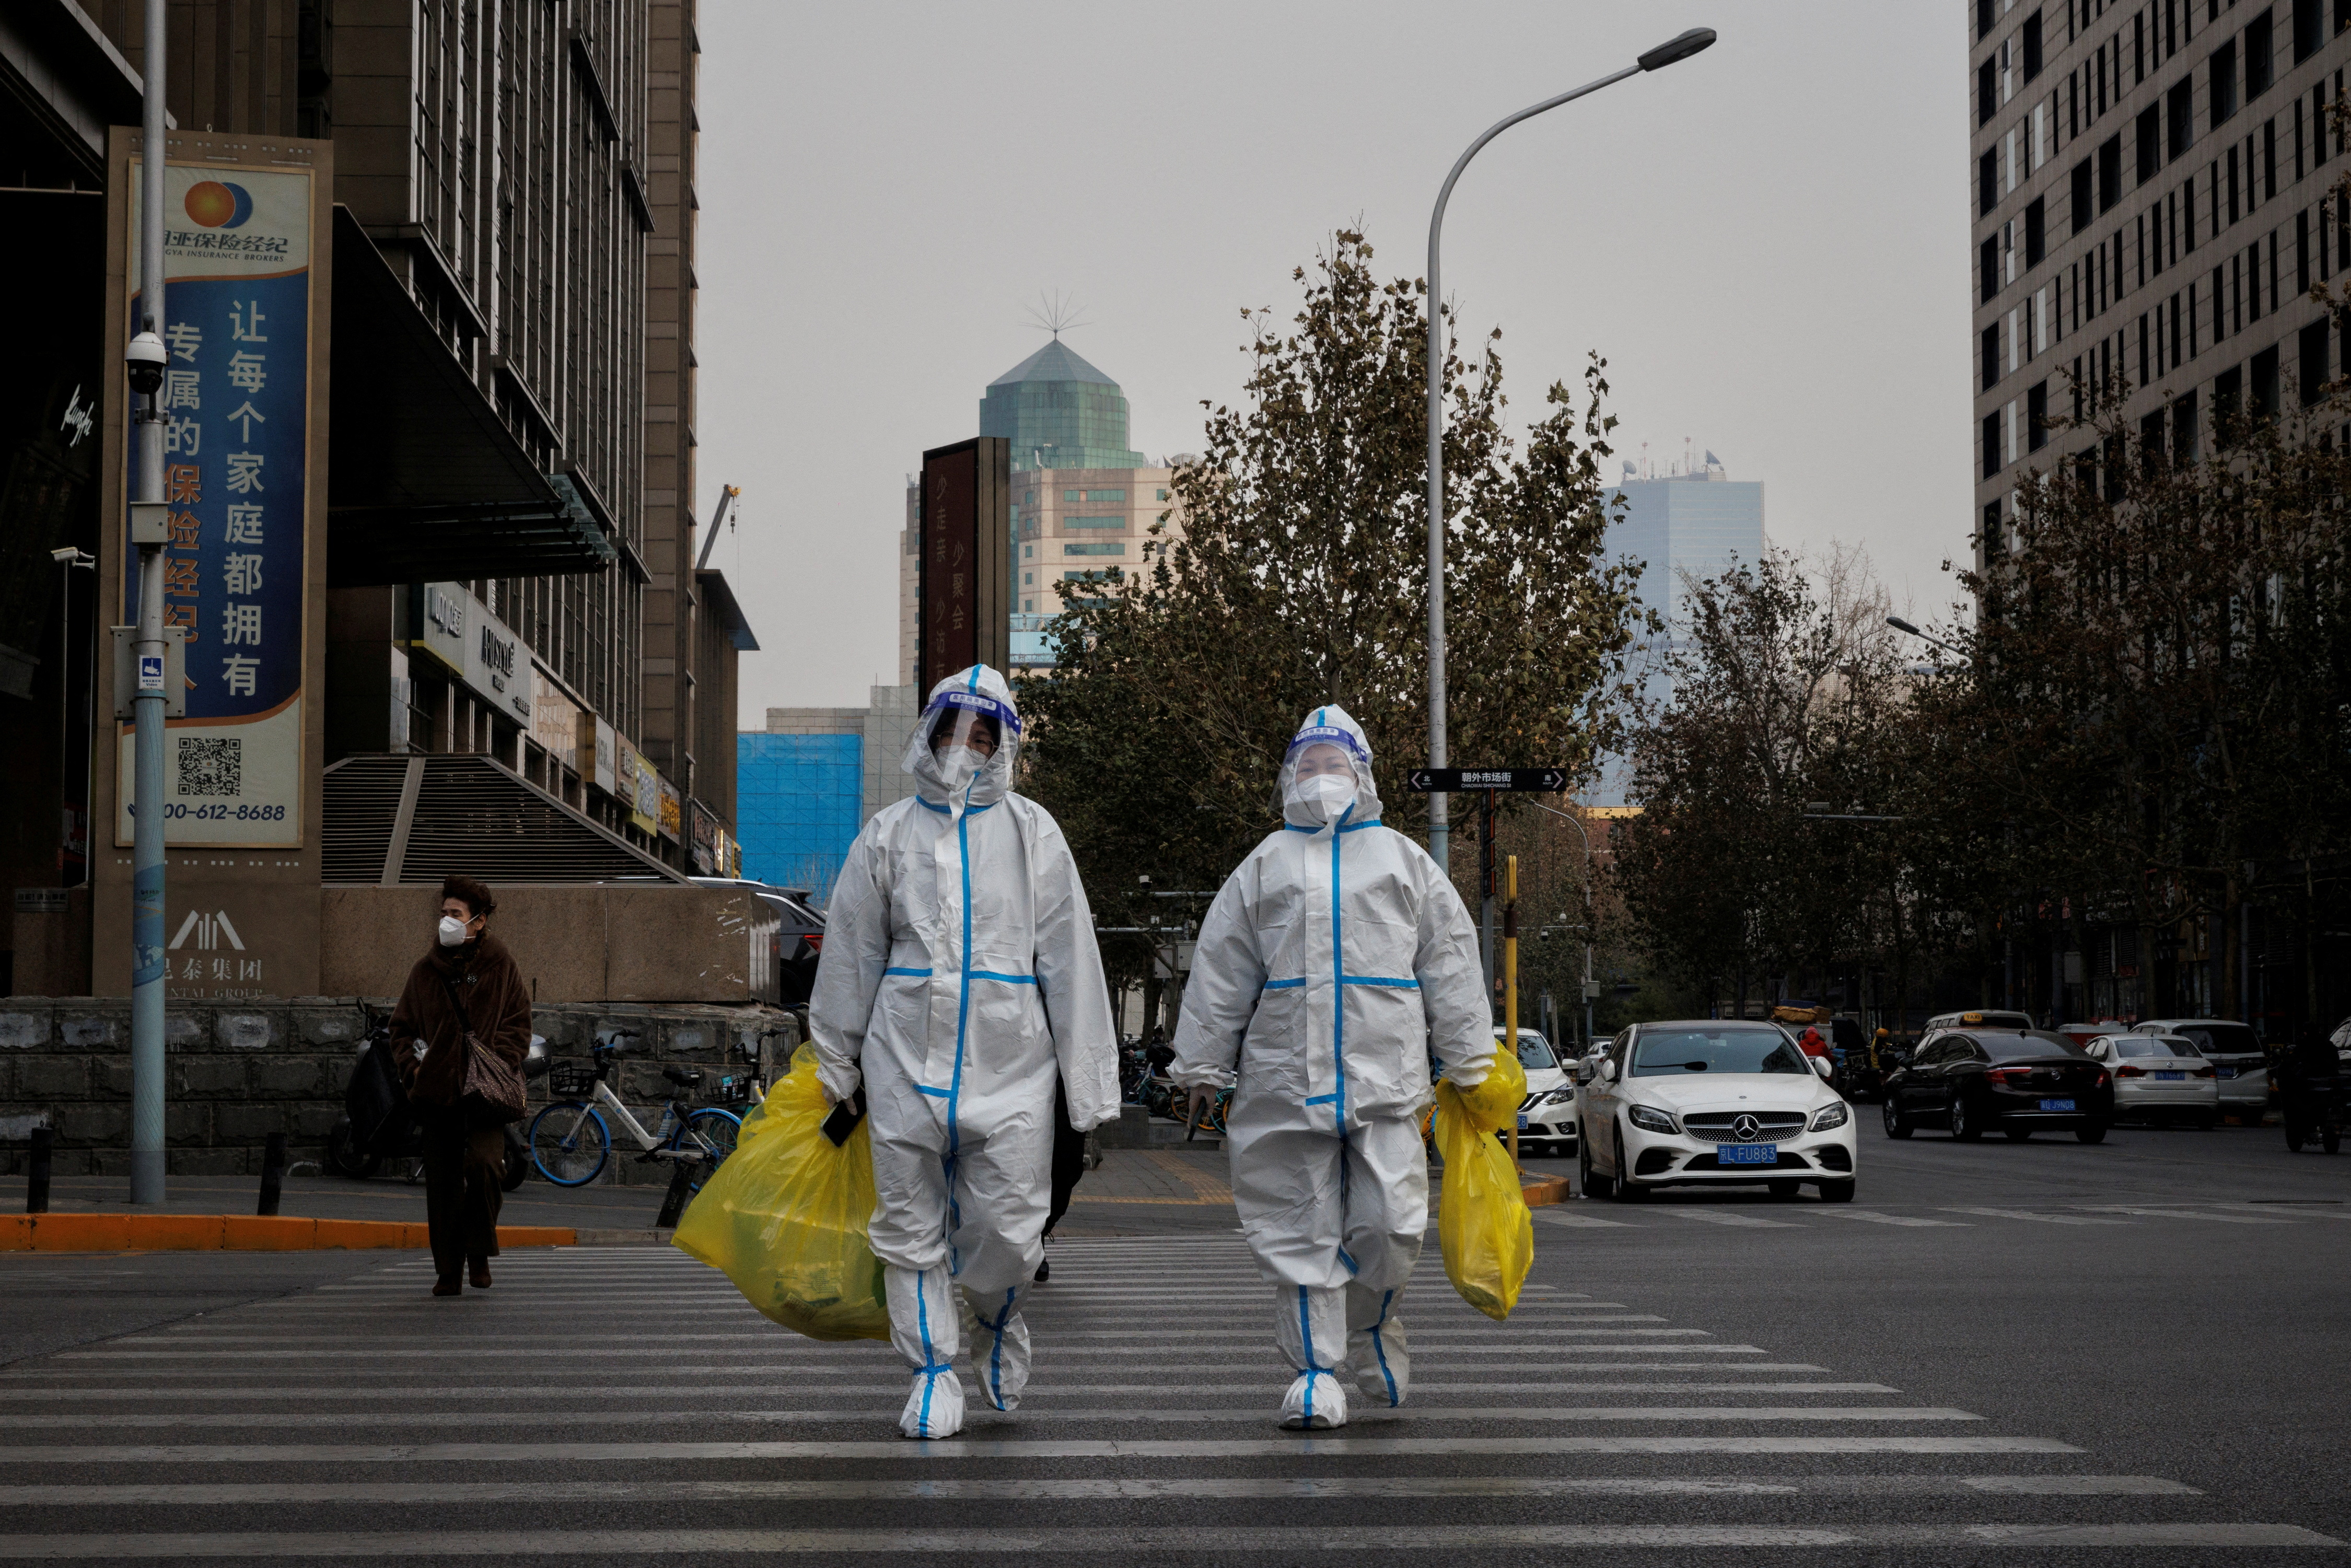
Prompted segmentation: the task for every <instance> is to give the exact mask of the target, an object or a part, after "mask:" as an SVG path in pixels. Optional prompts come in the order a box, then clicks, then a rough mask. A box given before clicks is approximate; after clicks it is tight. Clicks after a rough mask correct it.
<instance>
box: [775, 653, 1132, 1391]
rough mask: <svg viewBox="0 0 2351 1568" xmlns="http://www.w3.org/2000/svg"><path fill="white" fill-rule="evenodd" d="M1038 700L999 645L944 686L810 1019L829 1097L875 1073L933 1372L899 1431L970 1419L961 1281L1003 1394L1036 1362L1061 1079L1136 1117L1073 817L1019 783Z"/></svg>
mask: <svg viewBox="0 0 2351 1568" xmlns="http://www.w3.org/2000/svg"><path fill="white" fill-rule="evenodd" d="M1019 738H1020V716H1019V712H1018V710H1017V709H1016V708H1015V707H1014V706H1013V703H1012V694H1011V692H1010V690H1009V689H1008V687H1007V686H1006V685H1005V683H1004V677H1003V676H1002V675H1000V674H997V672H996V671H994V670H992V669H989V668H988V667H987V666H986V665H984V664H979V665H974V666H973V667H972V668H970V669H968V670H966V671H963V672H962V673H960V674H956V675H952V676H949V677H948V678H947V679H946V680H944V681H941V682H940V683H939V684H938V685H936V686H935V687H934V688H932V691H931V700H930V704H929V706H927V707H926V708H925V710H924V714H923V716H922V719H921V721H920V722H919V723H918V724H917V725H916V726H915V729H914V737H912V739H910V740H909V742H908V743H907V747H906V758H905V768H906V771H907V772H908V773H910V774H912V775H913V776H914V779H915V783H916V794H915V795H914V799H912V800H901V801H899V802H898V803H897V804H895V805H893V806H890V807H887V808H885V809H884V810H881V811H878V812H876V813H875V814H874V816H873V818H872V821H869V822H867V823H866V824H865V827H864V830H863V831H862V832H860V833H859V834H858V835H857V840H856V842H854V843H853V844H852V845H851V846H850V850H849V854H848V857H847V859H846V860H845V861H844V862H843V863H842V865H841V875H840V878H839V880H837V881H836V882H835V883H833V888H832V896H831V902H830V904H828V906H827V909H826V912H825V941H824V953H823V956H822V958H821V959H820V961H819V963H818V966H817V975H816V984H815V988H814V989H813V991H812V992H811V994H810V998H809V1033H810V1042H811V1044H812V1045H813V1046H814V1047H815V1050H816V1054H817V1062H818V1071H819V1075H820V1080H821V1082H822V1083H823V1085H824V1092H825V1093H826V1095H827V1096H828V1097H829V1098H831V1099H832V1100H833V1101H835V1102H836V1103H837V1102H839V1101H841V1100H845V1099H847V1098H848V1097H849V1096H850V1095H851V1094H852V1093H853V1092H855V1091H856V1090H857V1088H858V1086H859V1083H860V1082H861V1079H862V1082H863V1085H864V1089H865V1103H866V1110H867V1113H868V1115H869V1116H870V1117H871V1118H872V1147H873V1185H874V1189H875V1198H876V1201H875V1207H874V1210H873V1218H872V1225H871V1228H870V1231H869V1234H870V1236H871V1239H872V1248H873V1255H874V1256H875V1257H876V1258H878V1259H880V1260H881V1261H882V1263H883V1283H884V1285H885V1287H886V1291H887V1296H888V1302H889V1308H890V1337H891V1343H893V1345H894V1346H895V1347H896V1348H897V1351H898V1353H899V1354H901V1355H903V1356H904V1357H905V1358H906V1364H908V1366H910V1367H911V1368H913V1369H914V1386H913V1388H912V1389H911V1390H910V1391H909V1393H908V1394H907V1396H906V1407H905V1410H904V1414H903V1415H901V1416H900V1417H899V1420H898V1429H899V1431H900V1432H902V1433H904V1435H905V1436H907V1437H951V1436H953V1435H954V1434H955V1433H956V1431H958V1430H960V1429H961V1427H962V1426H963V1416H964V1392H963V1385H962V1383H961V1381H960V1379H959V1378H958V1377H957V1375H956V1358H957V1355H958V1354H959V1346H960V1343H961V1337H962V1336H961V1333H960V1332H959V1331H960V1330H961V1327H962V1324H961V1322H959V1318H960V1316H961V1313H960V1312H959V1311H958V1305H957V1302H956V1299H955V1298H956V1291H955V1289H954V1288H955V1287H960V1290H961V1292H962V1294H963V1296H964V1298H965V1301H966V1303H967V1305H968V1307H969V1310H970V1316H971V1318H972V1320H973V1330H974V1332H973V1336H972V1337H973V1343H972V1346H971V1360H972V1371H973V1375H974V1376H975V1377H976V1378H977V1381H978V1383H979V1385H980V1389H981V1392H982V1394H983V1395H984V1396H985V1397H986V1398H987V1402H988V1403H989V1404H990V1405H992V1406H995V1407H996V1408H997V1409H998V1410H1010V1409H1012V1408H1014V1407H1015V1406H1018V1405H1019V1401H1020V1391H1021V1388H1022V1386H1023V1385H1026V1384H1027V1382H1028V1380H1029V1330H1028V1326H1027V1324H1025V1323H1024V1322H1022V1321H1021V1317H1020V1299H1021V1293H1022V1291H1024V1290H1026V1289H1027V1287H1028V1284H1029V1280H1030V1279H1031V1277H1032V1276H1034V1275H1035V1273H1036V1271H1037V1265H1038V1264H1039V1263H1040V1261H1042V1260H1043V1258H1044V1243H1043V1241H1042V1239H1041V1235H1040V1233H1041V1232H1042V1230H1043V1228H1044V1225H1045V1214H1046V1209H1047V1207H1048V1202H1049V1199H1050V1178H1051V1167H1052V1154H1053V1123H1054V1103H1053V1082H1054V1077H1055V1074H1056V1073H1057V1072H1058V1074H1059V1075H1060V1077H1061V1082H1062V1083H1063V1084H1065V1085H1066V1086H1067V1093H1068V1099H1069V1107H1070V1120H1071V1124H1072V1125H1074V1126H1075V1127H1077V1128H1078V1129H1079V1130H1080V1131H1081V1132H1082V1131H1085V1130H1087V1129H1089V1128H1092V1127H1095V1126H1099V1125H1100V1124H1102V1123H1104V1122H1107V1121H1110V1120H1112V1119H1113V1118H1115V1117H1116V1116H1117V1114H1118V1101H1119V1088H1118V1045H1117V1035H1116V1032H1115V1030H1114V1029H1113V1023H1112V1019H1111V1013H1110V998H1109V994H1108V991H1107V989H1106V988H1105V986H1104V982H1103V979H1102V954H1101V952H1100V951H1099V950H1098V949H1097V948H1096V946H1094V928H1093V915H1092V911H1091V910H1089V909H1088V908H1087V905H1086V895H1085V890H1084V888H1082V887H1081V886H1080V885H1079V882H1078V868H1077V863H1076V862H1075V861H1074V860H1073V859H1072V858H1071V854H1070V847H1069V843H1068V841H1066V840H1065V839H1063V838H1062V836H1061V828H1060V827H1059V826H1058V825H1057V824H1056V823H1055V822H1054V821H1053V819H1052V817H1051V816H1050V815H1049V814H1048V813H1047V812H1046V811H1045V810H1044V809H1043V808H1042V807H1040V806H1039V805H1038V804H1037V803H1036V802H1035V801H1033V800H1026V799H1023V798H1022V797H1020V796H1019V795H1016V794H1013V793H1012V792H1011V782H1012V766H1013V761H1014V758H1015V755H1016V753H1017V752H1018V750H1019Z"/></svg>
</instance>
